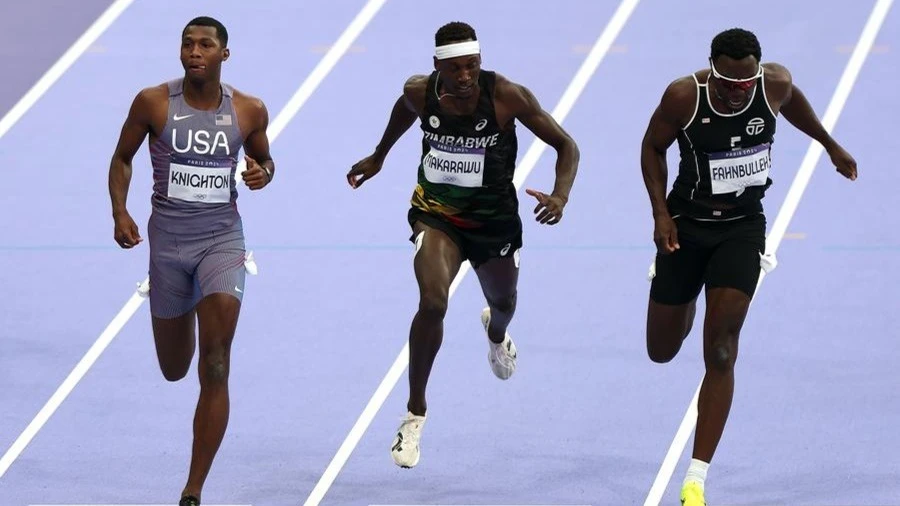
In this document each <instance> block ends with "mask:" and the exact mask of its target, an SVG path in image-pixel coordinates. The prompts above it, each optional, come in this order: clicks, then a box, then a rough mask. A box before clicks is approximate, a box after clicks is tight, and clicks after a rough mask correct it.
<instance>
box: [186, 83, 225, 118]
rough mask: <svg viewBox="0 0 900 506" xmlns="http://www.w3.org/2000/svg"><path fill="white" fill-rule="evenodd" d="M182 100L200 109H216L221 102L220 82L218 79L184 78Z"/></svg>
mask: <svg viewBox="0 0 900 506" xmlns="http://www.w3.org/2000/svg"><path fill="white" fill-rule="evenodd" d="M184 101H185V102H187V104H188V105H189V106H191V107H193V108H194V109H199V110H201V111H203V110H215V109H218V108H219V105H220V104H221V103H222V84H221V82H220V81H219V80H218V79H214V80H209V81H206V80H204V81H193V80H191V79H188V78H185V79H184Z"/></svg>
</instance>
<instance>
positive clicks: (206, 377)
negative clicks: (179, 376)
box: [200, 343, 230, 384]
mask: <svg viewBox="0 0 900 506" xmlns="http://www.w3.org/2000/svg"><path fill="white" fill-rule="evenodd" d="M229 359H230V356H229V350H228V347H227V346H225V345H224V344H218V343H217V344H215V345H212V346H210V347H209V348H208V349H206V350H204V353H203V355H202V356H201V357H200V360H202V361H203V370H202V371H201V377H200V380H201V382H203V383H206V384H222V383H226V382H227V381H228V367H229Z"/></svg>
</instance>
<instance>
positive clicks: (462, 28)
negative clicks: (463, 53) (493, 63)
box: [434, 21, 478, 46]
mask: <svg viewBox="0 0 900 506" xmlns="http://www.w3.org/2000/svg"><path fill="white" fill-rule="evenodd" d="M464 40H478V37H476V36H475V29H474V28H472V27H471V26H469V25H468V24H466V23H463V22H462V21H453V22H451V23H447V24H446V25H444V26H442V27H440V28H438V31H437V32H436V33H435V34H434V45H435V46H446V45H447V44H452V43H454V42H461V41H464Z"/></svg>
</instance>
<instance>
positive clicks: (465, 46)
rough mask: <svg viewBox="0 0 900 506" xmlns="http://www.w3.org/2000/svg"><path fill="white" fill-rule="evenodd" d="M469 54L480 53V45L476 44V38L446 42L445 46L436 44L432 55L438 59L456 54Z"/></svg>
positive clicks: (453, 56) (455, 55)
mask: <svg viewBox="0 0 900 506" xmlns="http://www.w3.org/2000/svg"><path fill="white" fill-rule="evenodd" d="M470 54H481V46H479V45H478V41H477V40H469V41H466V42H456V43H454V44H447V45H446V46H437V47H436V48H434V56H435V58H437V59H438V60H446V59H448V58H456V57H457V56H468V55H470Z"/></svg>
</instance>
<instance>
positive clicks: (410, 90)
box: [403, 74, 430, 98]
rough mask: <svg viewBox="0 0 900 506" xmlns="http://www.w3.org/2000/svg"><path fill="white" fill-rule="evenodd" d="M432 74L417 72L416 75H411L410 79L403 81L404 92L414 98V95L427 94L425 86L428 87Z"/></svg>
mask: <svg viewBox="0 0 900 506" xmlns="http://www.w3.org/2000/svg"><path fill="white" fill-rule="evenodd" d="M429 77H430V76H429V75H428V74H416V75H414V76H410V77H409V79H407V80H406V82H405V83H403V94H404V95H406V96H408V97H410V98H412V97H413V96H418V95H421V96H423V97H424V96H425V88H427V87H428V78H429Z"/></svg>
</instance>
